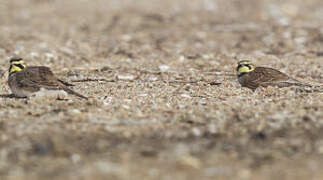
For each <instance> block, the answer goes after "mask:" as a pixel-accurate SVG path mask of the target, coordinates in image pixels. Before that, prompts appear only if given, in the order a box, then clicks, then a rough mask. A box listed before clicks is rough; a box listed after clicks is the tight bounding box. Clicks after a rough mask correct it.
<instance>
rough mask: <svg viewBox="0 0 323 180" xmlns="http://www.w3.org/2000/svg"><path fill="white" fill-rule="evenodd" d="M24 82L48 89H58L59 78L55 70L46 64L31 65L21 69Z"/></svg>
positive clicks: (21, 79)
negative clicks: (54, 72)
mask: <svg viewBox="0 0 323 180" xmlns="http://www.w3.org/2000/svg"><path fill="white" fill-rule="evenodd" d="M20 75H21V76H23V78H20V81H22V83H23V84H28V85H30V86H37V87H39V88H46V89H58V88H59V86H58V83H57V82H58V80H57V78H56V77H55V75H54V74H53V72H52V71H51V70H50V69H49V68H48V67H45V66H30V67H27V68H25V69H24V70H23V71H21V74H20Z"/></svg>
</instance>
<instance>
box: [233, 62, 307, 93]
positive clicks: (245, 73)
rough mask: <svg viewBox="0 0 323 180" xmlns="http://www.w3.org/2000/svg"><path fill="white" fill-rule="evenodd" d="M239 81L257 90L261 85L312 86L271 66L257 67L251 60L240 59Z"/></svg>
mask: <svg viewBox="0 0 323 180" xmlns="http://www.w3.org/2000/svg"><path fill="white" fill-rule="evenodd" d="M236 71H237V73H238V81H239V83H240V84H241V86H242V87H247V88H250V89H252V90H253V91H255V90H256V89H257V88H258V87H259V86H262V87H267V86H278V87H288V86H303V87H306V86H307V87H312V86H311V85H309V84H306V83H302V82H300V81H298V80H296V79H294V78H291V77H289V76H288V75H286V74H284V73H282V72H280V71H278V70H276V69H273V68H269V67H255V66H254V65H253V64H252V63H251V62H250V61H248V60H242V61H239V63H238V66H237V69H236Z"/></svg>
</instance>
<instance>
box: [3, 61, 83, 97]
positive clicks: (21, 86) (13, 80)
mask: <svg viewBox="0 0 323 180" xmlns="http://www.w3.org/2000/svg"><path fill="white" fill-rule="evenodd" d="M8 85H9V87H10V89H11V91H12V93H13V94H14V95H15V96H17V97H28V96H30V95H31V94H32V93H34V92H37V91H39V90H40V89H42V88H44V89H47V90H64V91H65V92H67V93H68V94H73V95H75V96H78V97H80V98H83V99H88V98H87V97H85V96H83V95H81V94H79V93H77V92H74V91H73V90H71V89H69V88H68V87H67V86H71V85H72V84H69V83H67V82H64V81H62V80H60V79H57V78H56V77H55V75H54V73H53V72H52V71H51V70H50V69H49V68H48V67H46V66H30V67H26V66H25V65H24V64H23V61H22V59H21V58H12V59H11V60H10V68H9V77H8Z"/></svg>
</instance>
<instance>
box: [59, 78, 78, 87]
mask: <svg viewBox="0 0 323 180" xmlns="http://www.w3.org/2000/svg"><path fill="white" fill-rule="evenodd" d="M57 80H58V81H59V82H60V83H62V84H64V85H65V86H75V85H74V84H71V83H68V82H66V81H63V80H60V79H57Z"/></svg>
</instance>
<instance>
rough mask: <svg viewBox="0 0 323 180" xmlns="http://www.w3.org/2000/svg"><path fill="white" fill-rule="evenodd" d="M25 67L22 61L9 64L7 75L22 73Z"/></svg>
mask: <svg viewBox="0 0 323 180" xmlns="http://www.w3.org/2000/svg"><path fill="white" fill-rule="evenodd" d="M25 67H26V66H25V65H24V61H14V62H12V63H11V64H10V67H9V74H11V73H13V72H19V71H22V70H23V69H24V68H25Z"/></svg>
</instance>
